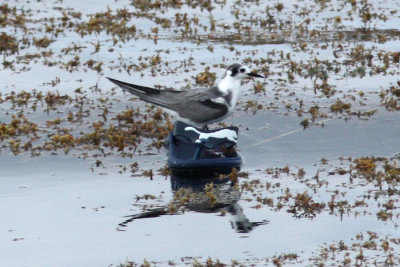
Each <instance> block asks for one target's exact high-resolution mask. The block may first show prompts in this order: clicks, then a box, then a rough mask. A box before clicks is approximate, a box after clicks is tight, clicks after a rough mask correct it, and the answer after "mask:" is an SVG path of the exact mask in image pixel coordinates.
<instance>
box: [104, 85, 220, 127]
mask: <svg viewBox="0 0 400 267" xmlns="http://www.w3.org/2000/svg"><path fill="white" fill-rule="evenodd" d="M108 79H109V80H110V81H111V82H113V83H114V84H116V85H118V86H119V87H121V88H122V89H124V90H126V91H128V92H129V93H131V94H133V95H135V96H137V97H139V98H140V99H142V100H144V101H147V102H150V103H152V104H156V105H159V106H161V107H164V108H168V109H171V110H173V111H175V112H177V113H178V114H179V115H180V116H181V117H183V118H187V119H189V120H191V121H193V122H196V123H206V122H208V121H212V120H215V119H218V118H220V117H222V116H224V115H225V114H227V113H228V107H227V106H226V105H224V104H222V103H219V102H216V101H215V99H217V98H219V97H221V94H220V93H219V92H218V90H217V87H211V88H196V89H191V90H183V91H177V90H170V89H166V90H159V89H155V88H151V87H145V86H141V85H136V84H130V83H126V82H122V81H118V80H115V79H111V78H108Z"/></svg>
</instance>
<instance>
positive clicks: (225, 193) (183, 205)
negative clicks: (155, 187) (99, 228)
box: [118, 174, 268, 233]
mask: <svg viewBox="0 0 400 267" xmlns="http://www.w3.org/2000/svg"><path fill="white" fill-rule="evenodd" d="M170 181H171V189H172V192H173V194H174V198H173V200H172V201H171V202H170V203H169V204H168V205H165V206H161V207H157V208H152V209H147V210H146V211H144V212H141V213H137V214H132V215H128V216H125V218H126V220H125V221H123V222H122V223H120V224H119V226H120V227H121V228H119V229H118V230H120V231H124V229H123V228H122V227H126V226H127V225H128V224H129V223H131V222H133V221H135V220H138V219H145V218H154V217H159V216H163V215H181V214H183V213H184V212H186V211H193V212H200V213H217V212H219V213H220V214H221V215H229V217H230V222H231V226H232V228H233V229H234V230H235V231H236V232H238V233H248V232H250V231H252V230H253V229H254V227H256V226H258V225H264V224H267V223H268V221H267V220H264V221H261V222H251V221H250V220H249V219H248V218H247V217H246V215H245V214H244V212H243V209H242V207H241V206H240V204H239V203H238V201H239V199H240V190H239V187H238V184H237V181H232V179H231V177H230V176H229V175H219V176H218V175H217V176H215V175H213V176H211V177H210V176H205V177H204V176H203V177H201V176H200V177H198V176H197V177H193V176H190V175H187V174H186V175H177V174H173V175H171V177H170Z"/></svg>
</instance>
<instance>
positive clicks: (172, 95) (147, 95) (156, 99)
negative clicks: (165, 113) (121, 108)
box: [107, 77, 181, 110]
mask: <svg viewBox="0 0 400 267" xmlns="http://www.w3.org/2000/svg"><path fill="white" fill-rule="evenodd" d="M107 79H109V80H110V81H111V82H113V83H114V84H116V85H118V86H119V87H121V88H122V89H123V90H125V91H128V92H129V93H131V94H133V95H135V96H137V97H139V98H140V99H142V100H144V101H147V102H149V103H152V104H156V105H159V106H161V107H164V108H168V109H172V110H175V109H176V108H177V107H178V106H179V104H180V100H179V99H177V98H176V96H177V94H180V93H181V91H174V90H158V89H155V88H150V87H146V86H141V85H136V84H131V83H126V82H121V81H118V80H115V79H112V78H108V77H107Z"/></svg>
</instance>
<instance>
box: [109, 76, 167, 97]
mask: <svg viewBox="0 0 400 267" xmlns="http://www.w3.org/2000/svg"><path fill="white" fill-rule="evenodd" d="M107 79H109V80H110V81H111V82H112V83H114V84H116V85H118V86H119V87H121V88H122V89H124V90H126V91H128V92H129V93H131V94H133V95H137V96H141V94H143V93H144V94H149V95H154V94H160V90H158V89H155V88H151V87H146V86H141V85H136V84H132V83H126V82H122V81H118V80H115V79H113V78H109V77H107Z"/></svg>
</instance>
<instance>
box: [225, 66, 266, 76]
mask: <svg viewBox="0 0 400 267" xmlns="http://www.w3.org/2000/svg"><path fill="white" fill-rule="evenodd" d="M225 75H229V76H231V77H232V78H234V79H238V80H242V79H244V78H247V77H257V78H264V76H262V75H260V74H258V73H255V72H252V71H251V70H250V69H249V68H248V67H246V66H245V65H241V64H237V63H235V64H232V65H230V66H229V67H228V68H227V69H226V74H225Z"/></svg>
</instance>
